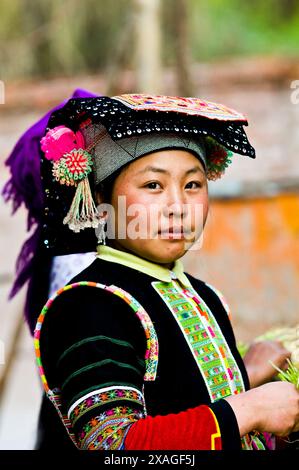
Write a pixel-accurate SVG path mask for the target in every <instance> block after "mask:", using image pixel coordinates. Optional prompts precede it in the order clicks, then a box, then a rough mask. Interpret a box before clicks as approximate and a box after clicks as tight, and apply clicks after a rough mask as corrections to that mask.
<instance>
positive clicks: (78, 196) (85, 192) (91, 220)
mask: <svg viewBox="0 0 299 470" xmlns="http://www.w3.org/2000/svg"><path fill="white" fill-rule="evenodd" d="M99 222H100V214H99V212H98V210H97V207H96V205H95V203H94V200H93V197H92V194H91V189H90V185H89V181H88V178H87V177H86V178H84V179H83V180H82V181H80V183H79V184H78V186H77V189H76V193H75V196H74V199H73V201H72V204H71V207H70V209H69V211H68V213H67V215H66V216H65V218H64V219H63V223H64V224H67V225H68V226H69V228H70V229H71V230H73V232H76V233H78V232H80V230H84V229H85V228H88V227H93V228H97V227H98V225H99Z"/></svg>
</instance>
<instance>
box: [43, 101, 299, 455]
mask: <svg viewBox="0 0 299 470" xmlns="http://www.w3.org/2000/svg"><path fill="white" fill-rule="evenodd" d="M245 124H247V122H246V119H245V118H244V116H242V115H241V114H239V113H237V112H236V111H234V110H231V109H228V108H226V107H225V106H223V105H216V104H214V103H209V102H206V101H201V100H199V99H192V98H172V97H161V96H156V97H155V96H148V95H146V96H145V95H122V96H119V97H114V98H108V97H101V98H90V99H77V100H70V101H69V102H68V103H67V104H66V105H65V106H64V107H63V108H62V109H60V110H58V111H57V112H55V113H53V115H52V118H51V119H50V122H49V126H48V132H47V134H46V136H45V137H44V138H43V139H42V141H41V148H42V150H43V152H44V157H43V159H42V174H43V186H44V191H45V197H46V199H45V201H46V202H45V210H44V223H43V244H44V246H45V249H46V250H48V251H51V250H52V251H53V252H55V253H56V254H65V253H71V252H75V251H77V250H78V247H80V249H81V251H84V249H85V250H86V251H89V250H90V247H91V244H92V240H91V239H90V238H86V233H91V232H92V230H93V228H94V227H97V226H99V228H98V229H97V235H98V255H97V258H96V260H95V261H94V262H93V263H92V264H91V265H90V266H89V267H88V268H86V269H85V270H84V271H82V272H81V273H80V274H79V275H77V276H76V277H75V278H74V279H73V280H72V281H71V282H70V284H69V285H68V286H66V287H64V288H62V289H60V290H59V291H58V292H57V293H56V294H55V295H54V296H52V298H51V299H50V300H49V301H48V302H47V304H46V305H45V307H44V308H43V310H42V312H41V315H40V317H39V319H38V322H37V326H36V330H35V346H36V354H37V361H38V365H39V370H40V374H41V378H42V382H43V385H44V388H45V391H46V393H47V396H48V398H49V399H50V400H48V401H44V402H43V406H42V410H41V417H40V422H41V430H42V432H41V434H40V443H39V448H47V447H52V448H53V446H54V447H56V448H58V447H70V446H73V448H75V446H76V447H77V448H79V449H127V450H141V449H148V450H152V449H154V450H158V449H159V450H162V449H169V450H175V449H181V450H182V449H189V450H193V449H195V450H200V449H208V450H210V449H241V448H243V449H268V448H274V446H275V438H274V435H277V436H287V435H288V434H290V433H291V432H293V431H296V430H298V428H299V394H298V392H297V391H296V389H295V387H294V386H293V385H291V384H289V383H283V382H280V383H278V382H275V383H274V382H273V383H272V382H270V383H267V384H265V385H261V386H258V387H256V388H252V389H249V378H248V375H247V372H246V368H245V366H244V363H243V361H242V359H241V357H240V355H239V353H238V351H237V348H236V343H235V338H234V334H233V330H232V327H231V324H230V319H229V315H228V313H229V312H228V307H227V305H226V303H225V301H224V299H223V298H222V296H221V294H220V293H219V292H218V291H217V289H215V288H214V287H213V286H211V285H208V284H206V283H205V282H203V281H201V280H199V279H196V278H194V277H193V276H191V275H190V274H188V273H185V272H184V269H183V265H182V262H181V261H180V258H181V257H182V256H183V255H184V254H185V253H186V252H187V250H194V252H196V250H197V249H199V247H200V243H199V242H198V240H199V239H200V236H201V233H202V230H203V228H204V225H205V221H206V218H207V214H208V185H207V179H216V178H217V177H220V176H221V175H222V173H223V172H224V170H225V167H226V166H227V165H228V163H229V162H230V160H231V156H232V154H231V150H233V151H234V152H236V153H241V154H243V155H249V156H251V157H254V150H253V148H252V147H251V145H250V144H249V142H248V140H247V137H246V134H245V132H244V130H243V126H244V125H245ZM53 176H54V178H53ZM93 196H94V198H93ZM96 203H97V204H99V206H98V208H97V207H96ZM105 224H107V228H106V231H105V230H104V226H105ZM92 233H93V232H92ZM285 357H286V356H284V354H281V357H280V361H282V362H283V361H284V360H285ZM255 383H258V381H256V382H255ZM255 383H254V380H252V384H255ZM51 402H52V404H51ZM53 405H54V406H53ZM55 408H56V411H55ZM62 423H63V424H64V427H63V425H62ZM74 444H75V446H74Z"/></svg>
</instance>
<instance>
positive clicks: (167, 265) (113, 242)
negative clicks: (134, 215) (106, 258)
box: [106, 240, 174, 271]
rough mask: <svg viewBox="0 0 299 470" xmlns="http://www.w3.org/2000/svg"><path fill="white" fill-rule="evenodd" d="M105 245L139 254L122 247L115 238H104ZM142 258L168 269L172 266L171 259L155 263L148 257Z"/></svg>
mask: <svg viewBox="0 0 299 470" xmlns="http://www.w3.org/2000/svg"><path fill="white" fill-rule="evenodd" d="M106 245H107V246H110V247H111V248H114V249H115V250H120V251H124V252H125V253H131V254H132V255H135V256H140V255H139V254H137V253H134V251H130V250H126V249H124V248H123V246H122V245H120V244H119V243H118V242H117V240H106ZM140 258H143V257H142V256H140ZM144 259H146V260H147V261H151V262H152V263H156V264H159V265H160V266H162V267H163V268H166V269H170V271H171V270H172V269H173V267H174V261H171V262H170V263H157V262H156V261H152V260H151V259H148V258H144Z"/></svg>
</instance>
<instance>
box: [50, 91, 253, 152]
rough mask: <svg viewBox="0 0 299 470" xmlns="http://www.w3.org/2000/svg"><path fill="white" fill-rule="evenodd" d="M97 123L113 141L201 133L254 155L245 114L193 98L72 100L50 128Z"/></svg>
mask: <svg viewBox="0 0 299 470" xmlns="http://www.w3.org/2000/svg"><path fill="white" fill-rule="evenodd" d="M99 122H100V123H101V124H103V125H104V126H105V128H106V129H107V131H108V132H109V134H110V136H111V137H112V139H114V140H118V139H122V138H125V137H130V136H134V135H144V134H147V133H153V132H155V133H156V132H158V133H159V132H162V133H165V132H171V133H173V132H174V133H178V134H183V135H185V136H188V135H192V136H193V137H194V136H196V135H203V136H209V137H212V138H213V139H215V140H216V141H217V142H218V143H219V144H221V145H223V146H224V147H225V148H226V149H228V150H231V151H232V152H234V153H238V154H241V155H247V156H249V157H252V158H255V150H254V148H253V147H252V146H251V145H250V143H249V141H248V139H247V136H246V133H245V131H244V129H243V126H247V125H248V123H247V119H246V118H245V116H244V115H243V114H240V113H238V112H237V111H235V110H233V109H231V108H227V107H225V106H223V105H221V104H216V103H211V102H209V101H203V100H199V99H195V98H175V97H164V96H158V97H149V96H147V95H122V96H116V97H114V98H110V97H106V96H102V97H99V98H86V99H72V100H69V102H68V103H67V105H66V106H65V107H64V108H63V109H61V110H58V111H57V112H55V113H54V114H53V115H52V117H51V119H50V121H49V128H53V127H55V126H59V125H61V124H63V125H65V126H68V127H71V128H72V129H74V128H75V129H79V128H80V127H84V126H87V125H89V124H92V123H99Z"/></svg>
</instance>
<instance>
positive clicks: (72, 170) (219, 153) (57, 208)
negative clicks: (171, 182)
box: [41, 94, 255, 254]
mask: <svg viewBox="0 0 299 470" xmlns="http://www.w3.org/2000/svg"><path fill="white" fill-rule="evenodd" d="M247 124H248V123H247V119H246V118H245V116H244V115H243V114H240V113H238V112H237V111H235V110H233V109H230V108H227V107H226V106H224V105H221V104H216V103H212V102H209V101H203V100H201V99H198V98H178V97H169V96H151V95H140V94H139V95H137V94H131V95H120V96H114V97H112V98H110V97H107V96H103V97H95V98H83V99H71V100H69V101H68V103H67V104H66V105H65V106H64V107H63V108H61V109H59V110H57V111H55V112H54V113H53V114H52V116H51V118H50V121H49V124H48V128H47V133H46V135H45V136H44V137H43V138H42V140H41V148H42V150H43V152H44V158H43V159H42V174H43V185H44V191H45V196H46V205H45V210H44V224H43V227H44V245H45V247H46V248H47V249H48V250H54V251H55V253H56V254H65V253H72V252H74V251H82V247H83V246H84V247H85V249H86V251H89V250H90V249H94V247H95V244H96V238H95V235H94V230H91V229H94V228H96V227H97V226H98V224H99V220H100V218H99V214H98V212H97V208H96V205H95V202H94V199H93V196H92V194H93V189H94V188H95V186H96V185H97V184H98V183H100V182H103V181H105V179H107V178H109V177H111V176H112V175H113V174H114V173H115V172H116V171H117V170H119V169H121V168H122V167H123V166H124V165H126V164H127V163H129V162H131V161H133V160H135V159H136V158H138V157H140V156H143V155H146V154H149V153H150V152H153V151H158V150H161V149H166V148H167V149H171V148H178V149H185V150H188V151H190V152H192V153H194V154H195V156H197V157H198V158H199V159H200V160H201V162H202V164H203V165H204V167H205V169H206V173H207V178H208V179H210V180H215V179H217V178H220V177H221V176H222V174H223V173H224V171H225V169H226V167H227V166H228V165H229V164H230V163H231V159H232V156H233V153H238V154H241V155H247V156H249V157H252V158H254V157H255V151H254V149H253V147H252V146H251V145H250V143H249V142H248V139H247V136H246V133H245V131H244V129H243V127H244V126H246V125H247ZM69 229H71V230H69ZM78 232H80V233H78ZM91 233H92V234H93V235H91ZM91 243H92V245H91ZM79 246H80V248H79ZM85 249H84V251H85Z"/></svg>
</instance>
